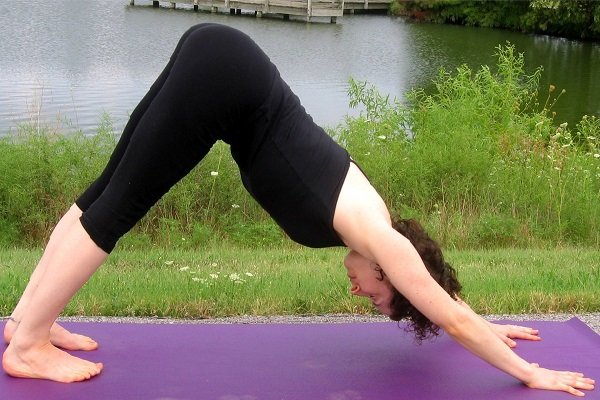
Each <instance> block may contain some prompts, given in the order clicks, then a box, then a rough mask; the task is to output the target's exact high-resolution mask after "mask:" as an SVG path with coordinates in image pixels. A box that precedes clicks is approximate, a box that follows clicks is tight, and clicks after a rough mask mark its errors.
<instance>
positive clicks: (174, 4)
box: [171, 1, 177, 10]
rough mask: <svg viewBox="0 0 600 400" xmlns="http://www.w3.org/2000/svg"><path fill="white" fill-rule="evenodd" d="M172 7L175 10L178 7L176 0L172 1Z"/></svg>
mask: <svg viewBox="0 0 600 400" xmlns="http://www.w3.org/2000/svg"><path fill="white" fill-rule="evenodd" d="M171 8H172V9H173V10H174V9H176V8H177V3H175V2H174V1H172V2H171Z"/></svg>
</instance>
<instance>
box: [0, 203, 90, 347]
mask: <svg viewBox="0 0 600 400" xmlns="http://www.w3.org/2000/svg"><path fill="white" fill-rule="evenodd" d="M79 217H81V210H80V209H79V207H77V206H76V205H73V206H71V208H70V209H69V210H68V211H67V213H66V214H65V215H64V216H63V217H62V218H61V220H60V221H59V222H58V224H57V225H56V227H55V228H54V230H53V232H52V234H51V235H50V240H49V241H48V244H47V246H46V248H45V249H44V253H43V254H42V257H41V259H40V261H39V263H38V265H37V266H36V268H35V270H34V271H33V273H32V274H31V278H30V279H29V283H28V284H27V287H26V288H25V290H24V292H23V295H22V296H21V299H20V300H19V302H18V304H17V306H16V307H15V309H14V311H13V312H12V314H11V319H9V320H8V321H7V322H6V325H5V326H4V340H5V342H6V343H10V341H11V339H12V336H13V334H14V333H15V331H16V329H17V327H18V324H19V322H20V321H21V318H22V317H23V314H24V312H25V310H26V309H27V306H28V305H29V302H30V301H31V296H32V295H33V293H34V292H35V288H36V287H37V286H38V285H39V283H40V281H41V280H42V279H43V276H44V273H45V271H46V266H47V265H48V260H49V259H50V257H52V254H53V253H54V251H55V249H56V247H57V245H58V244H59V243H61V242H62V240H63V238H64V236H65V234H66V233H67V232H68V230H69V228H70V227H71V226H72V225H73V224H74V223H75V222H76V221H77V220H78V219H79ZM50 341H51V343H52V344H54V345H55V346H58V347H61V348H63V349H66V350H94V349H96V348H98V343H96V342H95V341H94V340H92V339H91V338H89V337H87V336H82V335H76V334H72V333H70V332H69V331H67V330H66V329H64V328H63V327H61V326H60V325H58V324H56V323H55V324H53V325H52V328H51V329H50Z"/></svg>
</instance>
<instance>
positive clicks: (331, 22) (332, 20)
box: [329, 17, 337, 24]
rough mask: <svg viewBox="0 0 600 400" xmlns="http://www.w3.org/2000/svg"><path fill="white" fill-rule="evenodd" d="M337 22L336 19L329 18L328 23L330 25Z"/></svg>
mask: <svg viewBox="0 0 600 400" xmlns="http://www.w3.org/2000/svg"><path fill="white" fill-rule="evenodd" d="M336 22H337V17H331V20H330V21H329V23H330V24H335V23H336Z"/></svg>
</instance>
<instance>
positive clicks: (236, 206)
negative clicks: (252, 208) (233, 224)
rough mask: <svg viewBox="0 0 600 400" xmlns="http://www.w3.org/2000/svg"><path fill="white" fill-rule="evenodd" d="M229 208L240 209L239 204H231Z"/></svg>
mask: <svg viewBox="0 0 600 400" xmlns="http://www.w3.org/2000/svg"><path fill="white" fill-rule="evenodd" d="M231 208H240V205H239V204H232V205H231Z"/></svg>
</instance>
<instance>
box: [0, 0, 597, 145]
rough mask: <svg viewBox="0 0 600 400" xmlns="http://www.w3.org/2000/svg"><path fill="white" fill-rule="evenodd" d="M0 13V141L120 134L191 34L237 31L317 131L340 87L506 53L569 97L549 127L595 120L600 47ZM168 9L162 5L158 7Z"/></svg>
mask: <svg viewBox="0 0 600 400" xmlns="http://www.w3.org/2000/svg"><path fill="white" fill-rule="evenodd" d="M136 3H137V4H138V5H136V6H134V7H132V6H130V5H129V0H105V1H88V0H86V1H82V0H54V1H52V2H46V1H41V0H39V1H31V0H28V1H25V0H12V1H3V2H2V3H1V4H0V37H1V38H2V40H0V134H6V133H8V132H11V131H14V128H15V127H16V126H17V125H18V124H19V123H22V122H34V123H38V122H40V123H43V124H46V125H49V126H51V127H56V128H57V129H59V130H60V131H69V130H71V129H77V128H80V129H83V130H84V131H85V132H88V133H92V132H94V130H95V128H96V127H97V126H98V124H99V122H100V120H101V117H102V115H103V114H104V113H107V114H108V115H110V117H111V119H112V120H113V123H114V127H115V129H116V130H117V131H120V130H121V129H122V127H123V126H124V124H125V123H126V121H127V117H128V115H129V113H130V112H131V111H132V110H133V108H134V107H135V105H136V104H137V102H138V101H139V100H140V99H141V98H142V96H143V95H144V93H145V92H146V90H147V89H148V87H149V86H150V85H151V84H152V82H153V81H154V79H155V77H156V76H157V75H158V73H159V72H160V71H161V70H162V68H163V66H164V64H165V63H166V61H167V59H168V58H169V56H170V54H171V51H172V50H173V48H174V46H175V44H176V43H177V40H178V39H179V37H180V35H181V34H182V33H183V32H184V31H185V30H186V29H187V28H188V27H190V26H191V25H193V24H197V23H201V22H218V23H222V24H226V25H230V26H233V27H236V28H238V29H241V30H243V31H245V32H246V33H248V34H249V35H250V36H252V37H253V38H254V40H255V41H256V42H257V43H258V44H259V45H260V46H262V47H263V48H264V50H265V51H266V53H267V54H268V55H269V56H270V57H271V59H272V60H273V61H274V62H275V64H276V65H277V66H278V67H279V69H280V71H281V74H282V76H283V77H284V79H286V80H287V82H288V83H289V84H290V86H291V87H292V89H293V90H294V91H295V92H296V93H297V94H298V95H299V97H300V98H301V100H302V102H303V104H304V105H305V107H306V109H307V110H308V112H309V113H311V114H312V116H313V117H314V119H315V120H316V121H317V122H318V123H320V124H322V125H328V126H332V125H336V124H338V123H339V122H341V121H343V118H344V116H345V115H348V114H350V115H355V114H356V112H357V111H355V110H350V109H349V106H348V96H347V89H348V79H349V78H350V77H353V78H355V79H358V80H368V81H369V82H371V83H372V84H374V85H375V86H376V87H378V88H379V90H380V91H381V92H382V93H384V94H390V95H392V96H395V97H398V98H402V97H403V95H404V93H406V92H407V91H408V90H410V89H411V88H414V87H427V86H428V85H430V82H431V79H432V78H433V77H434V76H435V75H436V73H437V70H438V69H439V68H440V67H444V68H446V69H448V70H452V69H454V68H455V67H456V66H458V65H460V64H463V63H466V64H468V65H470V66H472V67H474V68H476V67H478V66H480V65H482V64H493V63H494V58H493V57H492V54H493V53H494V48H495V47H496V46H497V45H498V44H502V43H505V42H506V41H510V42H511V43H513V44H515V45H516V48H517V50H518V51H519V52H524V53H525V55H526V63H527V70H528V71H532V70H533V69H534V68H535V67H537V66H539V65H541V66H543V67H544V70H545V72H544V75H543V84H544V86H547V85H549V84H553V85H555V86H556V87H557V89H558V91H560V90H561V89H563V88H564V89H566V90H567V94H566V95H565V96H563V98H561V100H560V101H559V103H558V105H557V106H556V107H555V108H554V110H555V111H557V113H558V122H562V121H568V122H570V123H573V122H575V121H578V120H579V119H580V118H581V116H582V115H584V114H594V115H600V45H599V44H598V43H583V42H577V41H569V40H565V39H560V38H552V37H548V36H539V35H525V34H520V33H514V32H508V31H502V30H493V29H477V28H465V27H458V26H441V25H429V24H411V23H407V22H405V21H403V20H402V19H401V18H394V17H389V16H385V15H352V16H351V15H346V16H344V17H342V18H338V23H337V24H329V23H328V21H327V20H326V19H323V20H322V21H319V22H316V23H306V22H303V21H283V20H282V19H281V18H262V19H257V18H254V17H253V16H250V15H242V16H230V15H229V14H225V13H222V14H211V13H207V12H194V11H192V10H189V9H177V10H172V9H167V8H161V9H155V8H152V7H151V2H149V1H142V0H137V1H136ZM161 4H167V3H161Z"/></svg>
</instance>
